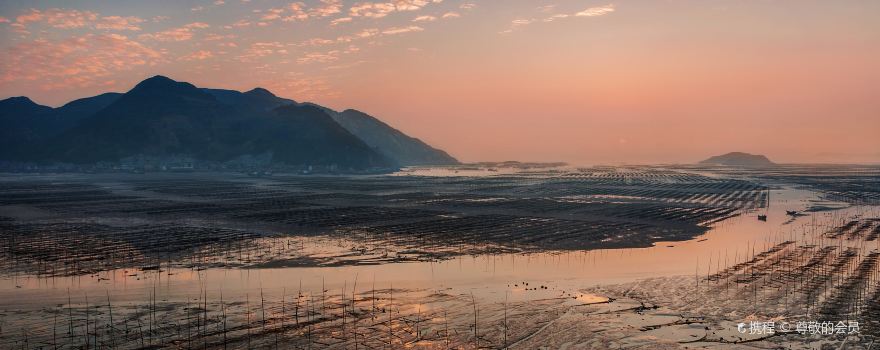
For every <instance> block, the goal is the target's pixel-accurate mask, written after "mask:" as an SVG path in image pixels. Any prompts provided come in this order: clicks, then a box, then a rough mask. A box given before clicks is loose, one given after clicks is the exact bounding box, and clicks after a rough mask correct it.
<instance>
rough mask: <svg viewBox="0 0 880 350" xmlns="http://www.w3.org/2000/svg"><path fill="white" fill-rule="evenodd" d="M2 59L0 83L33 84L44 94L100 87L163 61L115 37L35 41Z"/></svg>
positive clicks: (11, 49)
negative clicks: (122, 74) (125, 73)
mask: <svg viewBox="0 0 880 350" xmlns="http://www.w3.org/2000/svg"><path fill="white" fill-rule="evenodd" d="M2 58H3V59H2V63H0V64H2V68H3V69H2V71H3V73H2V75H0V81H2V82H14V81H34V82H36V83H38V84H40V86H42V87H43V88H44V89H47V90H56V89H67V88H77V87H87V86H94V85H100V84H103V83H105V82H106V81H107V80H108V79H109V78H110V77H111V76H113V75H114V74H116V73H118V72H120V71H126V70H130V69H132V68H133V67H137V66H144V65H155V64H157V63H160V62H163V61H164V59H163V53H162V52H160V51H157V50H154V49H151V48H149V47H146V46H144V45H142V44H140V43H138V42H136V41H133V40H131V39H129V38H128V37H126V36H124V35H119V34H86V35H83V36H79V37H71V38H67V39H63V40H57V41H52V40H46V39H37V40H33V41H29V42H23V43H19V44H16V45H13V46H11V47H9V48H7V50H6V51H4V52H3V53H2Z"/></svg>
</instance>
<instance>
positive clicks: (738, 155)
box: [700, 152, 776, 168]
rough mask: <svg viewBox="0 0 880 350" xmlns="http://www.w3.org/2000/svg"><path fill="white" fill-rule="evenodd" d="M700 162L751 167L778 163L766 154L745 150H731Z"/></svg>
mask: <svg viewBox="0 0 880 350" xmlns="http://www.w3.org/2000/svg"><path fill="white" fill-rule="evenodd" d="M700 164H714V165H728V166H739V167H749V168H758V167H770V166H774V165H776V163H773V162H771V161H770V159H767V157H766V156H763V155H760V154H748V153H743V152H730V153H727V154H722V155H720V156H714V157H711V158H709V159H706V160H704V161H701V162H700Z"/></svg>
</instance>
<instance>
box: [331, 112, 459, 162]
mask: <svg viewBox="0 0 880 350" xmlns="http://www.w3.org/2000/svg"><path fill="white" fill-rule="evenodd" d="M331 115H332V116H333V119H334V120H336V122H338V123H339V124H340V125H342V126H343V127H344V128H346V129H347V130H348V131H350V132H351V133H352V134H354V135H355V136H357V137H359V138H360V139H361V140H364V142H366V143H367V145H369V146H370V147H373V148H374V149H376V150H377V151H379V153H381V154H382V155H384V156H386V157H388V158H391V159H393V160H394V161H396V162H397V163H398V164H400V165H449V164H458V161H457V160H456V159H455V158H452V157H451V156H450V155H449V154H447V153H446V152H443V151H441V150H439V149H436V148H433V147H431V146H429V145H428V144H426V143H424V142H422V140H419V139H417V138H414V137H410V136H407V135H406V134H404V133H402V132H400V131H399V130H397V129H395V128H393V127H391V126H390V125H388V124H385V123H383V122H382V121H381V120H379V119H376V118H374V117H373V116H370V115H369V114H366V113H363V112H361V111H357V110H354V109H347V110H344V111H342V112H331Z"/></svg>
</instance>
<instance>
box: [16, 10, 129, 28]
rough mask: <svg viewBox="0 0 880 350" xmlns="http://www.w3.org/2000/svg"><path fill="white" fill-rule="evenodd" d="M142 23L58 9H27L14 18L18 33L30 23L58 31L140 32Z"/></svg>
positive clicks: (90, 12)
mask: <svg viewBox="0 0 880 350" xmlns="http://www.w3.org/2000/svg"><path fill="white" fill-rule="evenodd" d="M7 21H8V20H7ZM143 22H145V20H144V19H142V18H139V17H134V16H125V17H123V16H106V17H101V16H100V15H98V13H95V12H92V11H80V10H70V9H60V8H50V9H47V10H42V11H41V10H38V9H28V10H27V11H25V12H24V13H23V14H21V15H19V16H18V17H16V18H15V28H16V30H18V31H26V27H27V26H28V25H30V24H32V23H44V24H45V25H47V26H50V27H52V28H59V29H77V28H83V27H88V28H95V29H102V30H140V29H141V28H140V27H138V24H140V23H143Z"/></svg>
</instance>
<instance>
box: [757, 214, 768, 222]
mask: <svg viewBox="0 0 880 350" xmlns="http://www.w3.org/2000/svg"><path fill="white" fill-rule="evenodd" d="M758 220H761V221H767V215H758Z"/></svg>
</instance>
